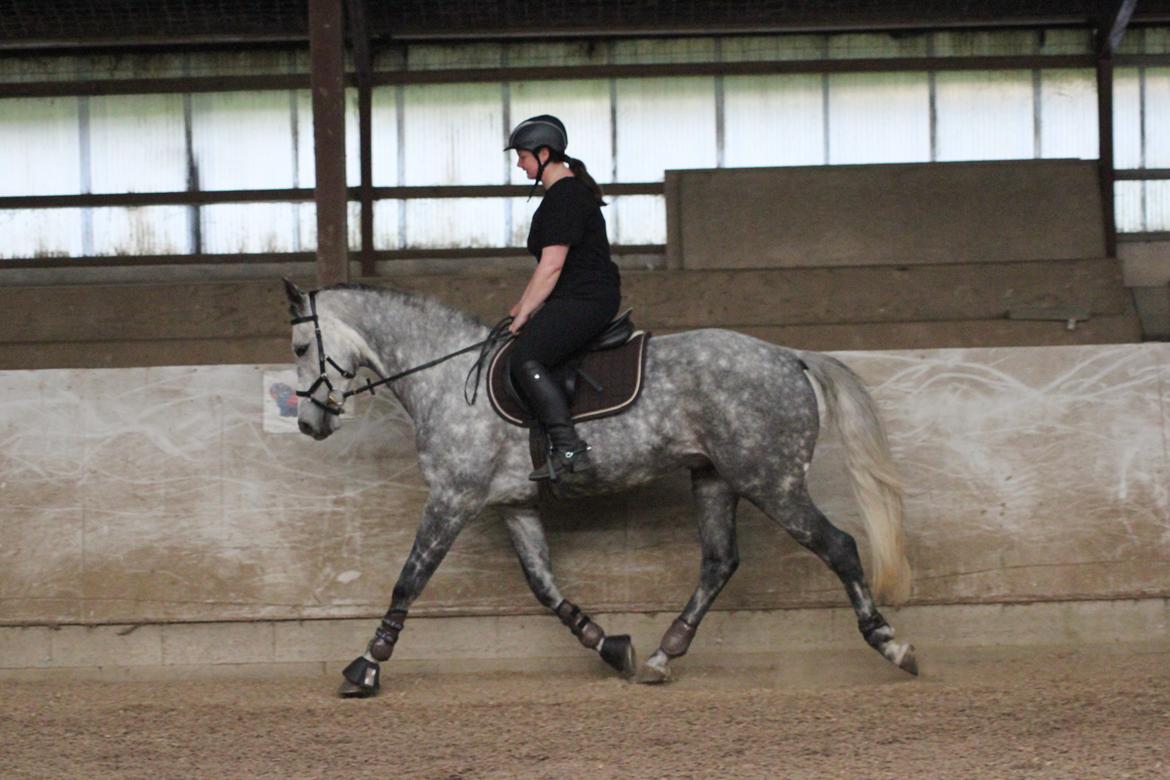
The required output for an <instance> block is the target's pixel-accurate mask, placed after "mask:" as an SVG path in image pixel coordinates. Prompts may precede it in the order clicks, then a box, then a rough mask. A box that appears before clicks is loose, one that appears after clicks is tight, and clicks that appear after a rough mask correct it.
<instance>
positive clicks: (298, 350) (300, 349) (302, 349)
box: [293, 344, 309, 357]
mask: <svg viewBox="0 0 1170 780" xmlns="http://www.w3.org/2000/svg"><path fill="white" fill-rule="evenodd" d="M308 351H309V345H308V344H301V345H300V346H297V347H293V354H294V355H296V356H297V357H304V356H305V353H306V352H308Z"/></svg>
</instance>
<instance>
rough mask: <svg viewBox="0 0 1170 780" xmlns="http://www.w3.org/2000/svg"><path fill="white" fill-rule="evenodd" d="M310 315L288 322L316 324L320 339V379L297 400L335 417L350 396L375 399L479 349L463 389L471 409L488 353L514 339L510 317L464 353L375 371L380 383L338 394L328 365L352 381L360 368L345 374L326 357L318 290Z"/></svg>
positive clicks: (311, 301)
mask: <svg viewBox="0 0 1170 780" xmlns="http://www.w3.org/2000/svg"><path fill="white" fill-rule="evenodd" d="M309 312H310V313H309V316H308V317H294V318H292V319H291V320H289V322H290V323H292V324H293V325H300V324H301V323H303V322H311V323H313V331H314V334H315V336H316V338H317V366H318V369H319V371H320V373H319V374H318V375H317V379H316V380H315V381H314V382H313V384H311V385H309V389H308V390H297V397H298V398H308V399H309V401H311V402H312V403H313V405H314V406H317V407H319V408H320V409H322V410H324V411H325V412H326V413H328V414H335V415H339V416H340V415H341V414H343V413H344V412H345V402H346V400H348V399H349V397H350V396H351V395H357V394H358V393H365V392H369V394H370V395H374V394H375V393H374V388H375V387H381V386H382V385H386V384H389V383H390V382H393V381H395V380H397V379H401V378H402V377H404V376H409V375H410V374H413V373H416V372H418V371H423V370H425V369H428V368H431V367H432V366H437V365H438V364H440V363H443V362H445V361H447V360H450V359H451V358H453V357H458V356H459V355H463V354H466V353H468V352H471V351H472V350H476V349H478V350H479V358H478V359H477V360H476V361H475V363H474V364H473V365H472V367H471V369H470V370H469V371H468V372H467V380H466V381H465V382H464V385H463V397H464V398H465V399H466V400H467V403H468V404H469V405H470V404H474V403H475V397H476V395H477V394H478V393H479V379H480V375H481V373H482V371H483V365H484V362H485V359H486V358H487V355H488V352H489V351H490V350H491V348H492V347H494V346H495V345H496V344H498V343H500V342H501V341H503V340H505V339H507V338H508V337H510V336H511V333H509V331H508V325H509V324H510V323H511V322H512V318H511V317H504V318H503V319H502V320H500V321H499V322H497V323H496V324H495V326H494V327H493V328H492V329H491V332H490V333H489V334H488V337H487V338H486V339H484V340H483V341H477V342H476V343H474V344H472V345H470V346H467V347H464V348H463V349H460V350H458V351H456V352H452V353H451V354H449V355H443V356H442V357H440V358H436V359H434V360H431V361H429V362H427V363H423V364H422V365H421V366H415V367H414V368H408V369H407V370H405V371H400V372H399V373H397V374H395V375H394V376H382V375H381V374H378V372H377V371H374V373H375V374H378V381H377V382H374V381H372V380H369V379H367V380H366V383H365V384H364V385H362V386H361V387H359V388H357V389H356V390H345V391H339V390H338V389H337V388H335V387H334V386H333V383H332V382H330V381H329V376H328V374H326V373H325V364H326V363H328V364H329V365H331V366H333V368H335V369H336V370H337V373H339V374H341V375H342V376H343V377H345V378H346V379H353V378H354V377H356V376H357V368H356V367H355V368H354V370H353V371H346V370H345V369H344V368H342V367H341V366H339V365H337V363H336V362H335V361H334V360H333V358H331V357H326V355H325V343H324V342H323V341H322V340H321V320H320V318H318V316H317V291H316V290H313V291H311V292H310V293H309ZM371 370H373V369H371ZM473 376H474V380H473V379H472V377H473ZM473 381H474V384H475V389H474V391H472V393H471V395H470V396H469V395H468V390H467V386H468V385H469V384H471V383H472V382H473ZM322 384H324V385H325V386H326V387H328V388H329V394H328V395H326V396H325V401H324V403H322V402H321V401H318V400H317V399H316V398H314V397H313V393H315V392H316V391H317V388H318V387H320V386H321V385H322Z"/></svg>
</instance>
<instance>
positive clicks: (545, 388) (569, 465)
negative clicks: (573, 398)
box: [518, 360, 593, 481]
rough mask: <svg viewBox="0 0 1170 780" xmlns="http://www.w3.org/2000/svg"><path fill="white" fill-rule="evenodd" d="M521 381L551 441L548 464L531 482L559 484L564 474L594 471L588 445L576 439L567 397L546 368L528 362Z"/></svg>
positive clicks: (522, 371)
mask: <svg viewBox="0 0 1170 780" xmlns="http://www.w3.org/2000/svg"><path fill="white" fill-rule="evenodd" d="M518 378H519V380H520V389H521V391H522V392H523V393H524V396H525V397H526V398H527V399H528V403H529V404H530V405H531V406H532V411H533V412H534V413H535V414H536V417H537V419H539V420H540V424H541V426H543V427H544V430H545V432H546V433H548V439H549V451H548V463H547V464H546V465H545V467H544V468H540V469H537V470H536V471H533V472H532V473H531V474H529V475H528V478H529V479H532V480H539V479H551V480H553V481H556V480H557V479H558V478H559V476H560V475H561V474H577V473H580V472H583V471H586V470H588V469H590V468H592V467H593V464H592V463H591V462H590V460H589V445H588V444H586V443H585V442H584V441H582V440H581V437H579V436H578V435H577V430H576V429H575V428H574V427H573V418H572V417H571V416H570V415H569V404H568V403H567V402H566V401H565V394H564V392H563V391H562V390H561V388H560V387H559V386H558V385H557V383H556V381H555V380H554V379H553V378H552V376H551V375H550V374H549V372H548V371H547V370H545V367H544V366H542V365H541V364H540V363H538V362H536V361H535V360H527V361H525V362H524V363H523V365H521V366H520V376H519V377H518Z"/></svg>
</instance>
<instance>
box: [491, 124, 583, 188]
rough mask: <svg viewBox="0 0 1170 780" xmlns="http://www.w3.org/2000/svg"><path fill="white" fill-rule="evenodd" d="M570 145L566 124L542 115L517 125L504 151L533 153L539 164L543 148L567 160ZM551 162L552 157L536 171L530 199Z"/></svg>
mask: <svg viewBox="0 0 1170 780" xmlns="http://www.w3.org/2000/svg"><path fill="white" fill-rule="evenodd" d="M568 145H569V131H567V130H566V129H565V123H564V122H562V121H561V120H559V119H557V118H556V117H555V116H552V115H551V114H541V115H540V116H534V117H532V118H531V119H525V120H524V121H523V122H521V123H520V124H518V125H516V127H515V129H514V130H512V134H511V135H509V136H508V145H507V146H505V147H504V151H505V152H506V151H508V150H509V149H515V150H516V151H520V150H524V151H526V152H532V154H533V155H535V156H536V158H537V160H538V162H539V159H540V154H539V153H538V152H539V151H540V149H541V148H543V147H548V149H549V151H551V152H553V153H555V154H556V155H557V156H558V157H566V158H567V155H565V148H566V147H567V146H568ZM551 161H552V156H550V157H549V159H548V160H547V161H546V162H542V163H540V165H539V167H538V168H537V169H536V181H534V182H533V183H532V190H531V191H529V193H528V197H529V198H531V197H532V193H533V192H535V191H536V185H537V184H540V177H541V176H542V175H543V174H544V167H545V166H546V165H547V164H548V163H549V162H551Z"/></svg>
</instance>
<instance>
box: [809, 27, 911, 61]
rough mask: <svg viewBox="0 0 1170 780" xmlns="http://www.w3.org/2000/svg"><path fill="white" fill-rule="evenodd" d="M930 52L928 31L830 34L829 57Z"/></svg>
mask: <svg viewBox="0 0 1170 780" xmlns="http://www.w3.org/2000/svg"><path fill="white" fill-rule="evenodd" d="M929 53H930V36H929V35H928V34H926V33H919V34H912V35H899V36H897V37H894V36H893V35H890V34H889V33H846V34H843V35H831V36H829V58H830V59H850V58H854V57H925V56H926V55H927V54H929Z"/></svg>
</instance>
